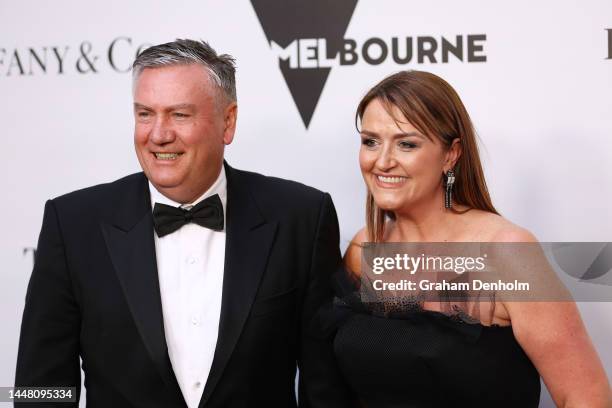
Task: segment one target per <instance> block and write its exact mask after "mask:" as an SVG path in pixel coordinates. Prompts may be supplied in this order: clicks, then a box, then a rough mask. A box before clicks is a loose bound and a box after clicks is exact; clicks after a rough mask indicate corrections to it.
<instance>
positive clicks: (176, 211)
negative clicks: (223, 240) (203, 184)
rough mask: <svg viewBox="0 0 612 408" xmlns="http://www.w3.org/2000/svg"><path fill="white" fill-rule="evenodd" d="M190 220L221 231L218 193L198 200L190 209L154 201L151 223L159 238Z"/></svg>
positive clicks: (221, 215)
mask: <svg viewBox="0 0 612 408" xmlns="http://www.w3.org/2000/svg"><path fill="white" fill-rule="evenodd" d="M190 222H195V223H196V224H198V225H201V226H202V227H205V228H210V229H211V230H214V231H223V205H222V204H221V199H220V198H219V195H218V194H215V195H212V196H210V197H208V198H206V199H205V200H202V201H200V202H199V203H198V204H197V205H196V206H194V207H193V208H191V209H190V210H185V209H182V208H180V207H172V206H170V205H166V204H160V203H155V206H154V207H153V224H154V225H155V231H156V232H157V236H158V237H160V238H161V237H163V236H164V235H168V234H171V233H173V232H174V231H176V230H178V229H179V228H181V227H182V226H183V225H185V224H188V223H190Z"/></svg>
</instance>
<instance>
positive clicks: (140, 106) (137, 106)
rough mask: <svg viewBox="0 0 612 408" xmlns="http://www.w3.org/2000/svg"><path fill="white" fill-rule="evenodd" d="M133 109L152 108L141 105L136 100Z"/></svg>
mask: <svg viewBox="0 0 612 408" xmlns="http://www.w3.org/2000/svg"><path fill="white" fill-rule="evenodd" d="M134 109H146V110H153V109H151V108H149V107H148V106H146V105H143V104H141V103H138V102H134Z"/></svg>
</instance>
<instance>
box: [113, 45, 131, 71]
mask: <svg viewBox="0 0 612 408" xmlns="http://www.w3.org/2000/svg"><path fill="white" fill-rule="evenodd" d="M119 41H125V42H127V43H128V45H130V46H131V45H132V39H131V38H129V37H117V38H115V39H114V40H113V42H112V43H111V44H110V46H109V47H108V63H109V64H110V66H111V68H112V69H114V70H115V71H117V72H128V71H129V70H130V67H129V66H128V67H127V68H125V69H121V68H117V65H116V64H115V55H114V51H115V45H116V44H117V42H119Z"/></svg>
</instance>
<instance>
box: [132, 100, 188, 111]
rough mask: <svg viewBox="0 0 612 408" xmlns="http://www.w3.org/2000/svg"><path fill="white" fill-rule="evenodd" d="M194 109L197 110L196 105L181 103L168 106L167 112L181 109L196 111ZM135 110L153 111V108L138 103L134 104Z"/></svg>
mask: <svg viewBox="0 0 612 408" xmlns="http://www.w3.org/2000/svg"><path fill="white" fill-rule="evenodd" d="M194 108H195V105H194V104H192V103H179V104H178V105H172V106H168V107H167V108H165V110H166V111H168V112H170V111H174V110H179V109H194ZM134 109H146V110H153V108H150V107H148V106H147V105H143V104H141V103H138V102H134Z"/></svg>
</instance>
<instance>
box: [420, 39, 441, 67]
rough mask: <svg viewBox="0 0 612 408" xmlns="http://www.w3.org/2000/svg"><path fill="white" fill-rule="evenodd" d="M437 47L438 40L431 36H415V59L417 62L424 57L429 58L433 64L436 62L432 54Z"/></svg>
mask: <svg viewBox="0 0 612 408" xmlns="http://www.w3.org/2000/svg"><path fill="white" fill-rule="evenodd" d="M426 44H429V46H427V47H426V46H425V45H426ZM437 49H438V42H437V41H436V39H435V38H433V37H417V56H418V57H417V59H418V61H419V64H422V63H423V61H425V57H427V58H429V62H431V63H433V64H435V63H436V62H438V61H437V60H436V56H435V55H434V54H435V52H436V50H437Z"/></svg>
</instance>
